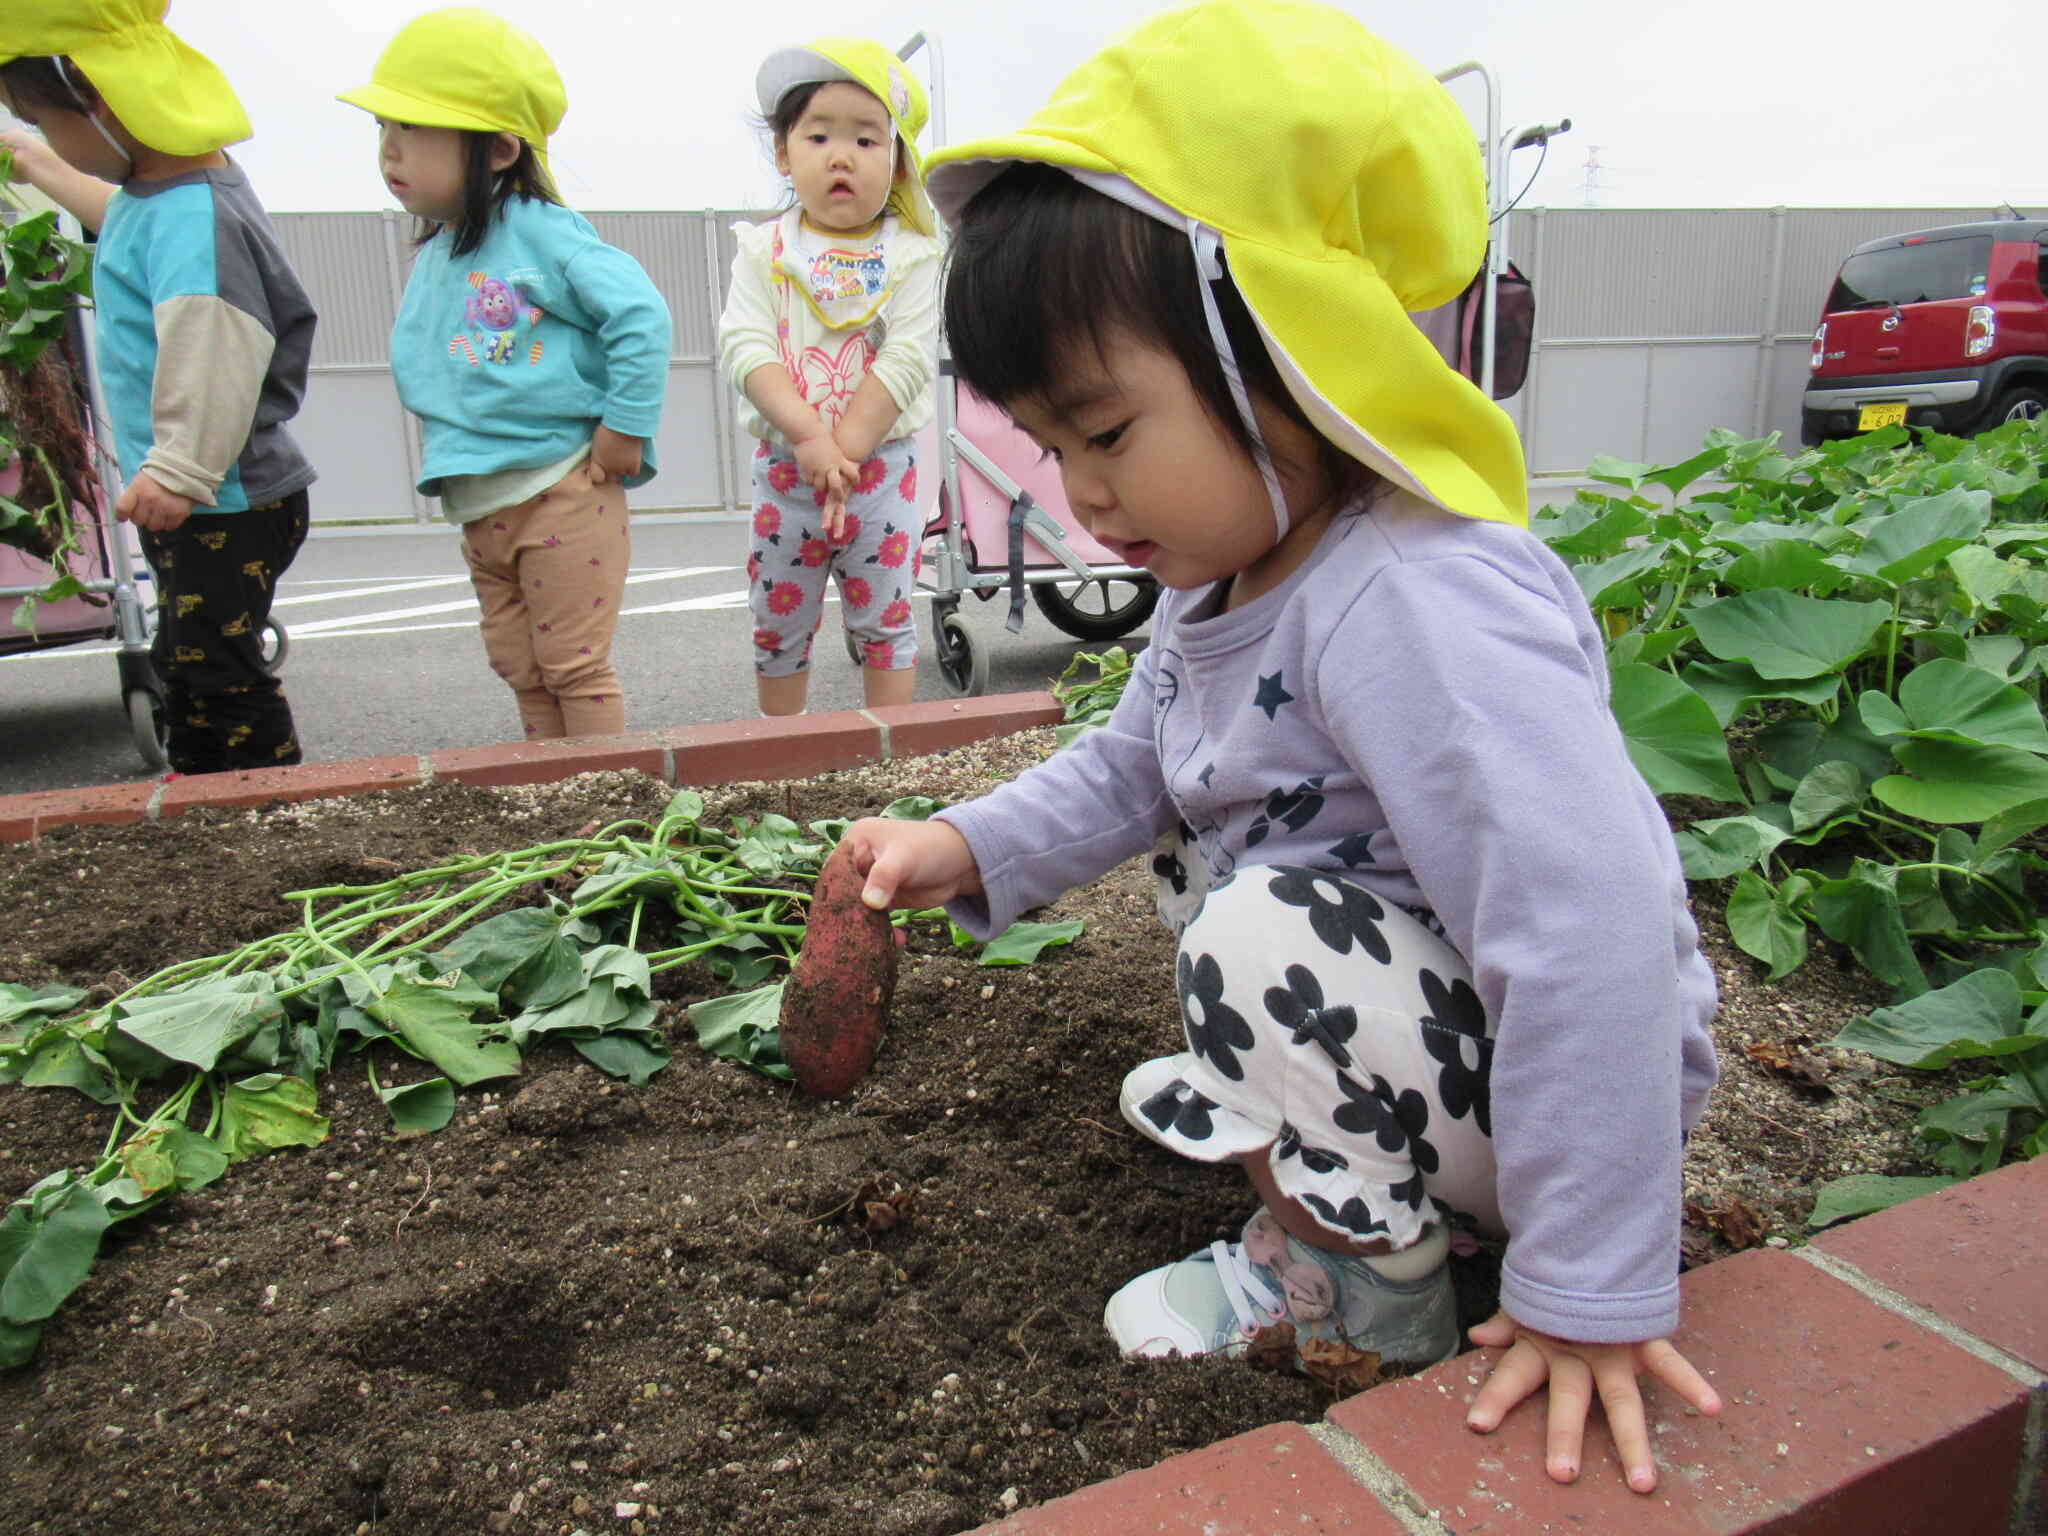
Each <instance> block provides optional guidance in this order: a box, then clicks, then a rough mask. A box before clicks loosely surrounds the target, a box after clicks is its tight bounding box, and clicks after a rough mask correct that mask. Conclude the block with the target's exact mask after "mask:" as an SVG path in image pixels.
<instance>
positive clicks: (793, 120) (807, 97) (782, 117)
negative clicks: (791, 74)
mask: <svg viewBox="0 0 2048 1536" xmlns="http://www.w3.org/2000/svg"><path fill="white" fill-rule="evenodd" d="M824 84H825V82H824V81H822V80H813V81H811V82H810V83H809V84H808V85H793V86H791V87H790V88H789V89H788V90H786V91H784V92H783V93H782V100H780V101H778V102H777V103H775V110H774V111H773V112H770V113H769V114H768V132H769V134H770V135H772V136H773V138H774V140H775V143H776V144H777V145H778V146H780V145H783V144H786V143H788V142H789V136H790V133H791V132H792V131H793V130H794V129H795V128H796V125H797V124H798V123H799V122H801V121H802V120H803V115H804V108H806V107H808V106H809V105H810V104H811V98H812V97H813V96H815V95H817V94H818V91H819V89H820V88H821V87H822V86H823V85H824Z"/></svg>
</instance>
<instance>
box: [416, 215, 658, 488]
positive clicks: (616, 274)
mask: <svg viewBox="0 0 2048 1536" xmlns="http://www.w3.org/2000/svg"><path fill="white" fill-rule="evenodd" d="M453 245H454V237H453V236H452V235H451V234H450V233H449V231H448V230H446V229H443V230H442V231H441V232H440V233H439V234H437V235H435V236H434V238H433V239H431V240H429V241H428V242H427V243H426V244H425V245H423V246H421V247H420V252H419V257H418V259H417V260H416V261H415V262H414V263H413V269H412V279H411V281H409V282H408V283H407V284H406V285H405V297H404V299H403V300H402V301H401V302H400V304H399V306H398V320H397V322H396V323H395V324H394V325H393V326H392V328H391V371H392V374H393V375H394V377H395V378H396V379H397V382H398V397H399V399H401V400H402V401H404V402H405V408H406V409H407V410H409V411H411V412H412V413H413V414H414V415H415V416H417V417H419V419H420V432H421V436H422V438H423V440H424V450H425V451H424V454H423V457H422V462H421V465H420V479H419V488H420V490H421V491H422V492H424V493H425V494H426V495H429V496H435V495H439V494H440V487H441V482H442V480H443V479H444V478H445V477H447V476H450V475H487V474H492V473H494V472H496V471H498V470H505V469H538V468H540V467H541V466H543V465H548V464H554V463H558V462H560V461H561V460H563V459H566V458H568V457H569V456H570V455H571V454H573V453H575V452H576V450H577V449H578V448H579V447H582V446H584V445H586V444H588V443H589V441H590V439H591V435H592V434H593V433H594V432H595V431H596V430H597V428H598V426H599V425H600V424H602V425H604V426H607V427H610V428H611V429H612V430H613V431H614V432H618V433H621V434H623V435H625V436H627V437H637V438H640V439H641V440H642V447H641V455H642V457H641V467H640V472H639V473H638V474H637V475H633V476H631V477H630V478H628V479H627V481H626V484H627V485H642V484H644V483H646V482H647V481H648V480H650V479H652V478H653V475H654V470H655V460H654V436H655V433H656V431H657V430H658V429H659V428H660V426H661V402H662V398H663V396H664V395H665V393H666V392H667V387H668V357H669V313H668V305H667V303H666V302H664V301H663V299H662V297H661V293H660V291H659V290H658V289H657V288H656V287H655V286H654V283H653V280H652V279H651V278H649V277H648V275H647V273H646V272H645V271H644V270H642V268H641V266H640V263H638V262H637V261H635V260H634V259H633V258H632V257H631V256H628V255H627V254H626V253H625V252H624V251H621V250H619V249H617V248H616V247H614V246H609V245H606V244H605V243H604V241H603V240H601V239H600V238H599V237H598V233H597V231H596V230H595V229H593V228H591V226H590V222H589V220H587V219H585V218H584V217H583V216H582V215H581V214H580V213H577V212H575V211H574V210H573V209H569V208H564V207H562V206H560V205H559V204H556V203H545V202H541V201H539V200H537V199H533V198H522V197H513V198H508V199H507V200H506V202H505V203H504V205H503V207H502V208H501V209H500V210H499V212H498V214H497V216H496V217H494V218H493V219H492V220H491V227H490V232H489V233H488V234H487V235H485V236H484V239H483V243H482V244H481V245H479V246H478V247H477V248H476V249H475V250H473V251H471V252H469V254H467V255H466V256H456V255H454V254H452V250H451V247H452V246H453Z"/></svg>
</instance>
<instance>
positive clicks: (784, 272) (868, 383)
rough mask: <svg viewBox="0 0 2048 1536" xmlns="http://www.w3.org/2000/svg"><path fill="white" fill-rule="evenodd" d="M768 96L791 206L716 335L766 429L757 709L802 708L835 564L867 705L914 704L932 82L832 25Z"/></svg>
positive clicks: (757, 478) (730, 296)
mask: <svg viewBox="0 0 2048 1536" xmlns="http://www.w3.org/2000/svg"><path fill="white" fill-rule="evenodd" d="M755 94H756V96H757V98H758V100H759V102H760V107H761V114H762V117H763V118H764V119H765V120H766V123H767V126H768V130H769V133H770V135H771V137H772V139H773V143H774V147H775V164H776V167H777V169H778V170H780V171H781V172H782V174H783V175H784V176H786V177H788V178H789V182H790V188H791V193H792V202H793V206H791V207H790V208H788V209H787V210H785V211H784V212H783V213H782V215H781V216H780V217H778V218H774V219H770V220H768V221H767V222H765V223H760V224H745V223H743V224H738V225H735V226H734V230H733V232H734V234H735V235H736V236H737V237H738V241H739V250H738V253H737V254H736V255H735V256H734V257H733V265H732V284H731V286H730V288H729V289H728V290H727V297H726V304H725V312H724V314H723V315H722V316H721V317H720V320H719V328H718V340H719V359H720V364H721V366H722V367H723V369H724V371H725V375H726V377H727V378H728V379H729V380H730V381H731V383H732V386H733V388H734V389H736V390H738V391H739V393H740V396H741V398H742V401H743V402H744V409H743V410H742V412H741V425H742V426H743V427H744V428H745V429H746V430H747V431H748V432H750V433H752V434H753V435H754V436H755V437H758V438H759V439H760V440H761V443H760V448H759V450H758V451H757V452H756V454H755V456H754V541H753V549H752V552H751V553H750V554H749V556H748V560H747V574H748V590H749V593H750V597H751V602H750V606H751V608H752V610H753V621H754V678H755V686H756V691H757V694H758V696H759V701H760V706H761V713H763V714H764V715H793V714H801V713H802V712H803V708H804V701H805V698H806V695H807V693H808V691H809V683H810V670H809V669H810V660H811V645H812V642H813V640H814V639H815V638H816V635H817V630H818V624H819V621H820V619H821V618H822V616H823V614H824V603H825V586H826V583H827V581H828V580H833V579H836V580H837V581H838V583H839V598H840V611H841V614H842V615H843V617H844V620H845V624H846V634H847V638H848V641H849V643H850V644H851V645H852V646H854V647H857V648H858V651H859V654H860V658H861V663H862V669H861V681H862V684H863V693H864V695H865V698H866V700H867V702H868V704H869V705H871V706H873V705H880V704H907V703H909V702H910V696H911V692H912V690H913V688H914V686H915V684H916V680H917V671H916V667H917V629H916V625H915V622H914V621H913V619H912V617H911V595H912V589H913V586H914V583H915V579H916V572H917V546H918V543H919V535H920V533H921V530H920V528H919V527H918V521H917V511H918V503H917V458H916V454H915V452H914V448H913V440H914V438H915V436H916V434H917V432H918V430H919V429H920V428H922V427H924V426H925V425H926V424H928V423H929V422H930V421H931V419H932V413H933V402H932V376H933V372H934V370H935V368H936V366H937V351H938V324H939V305H938V278H939V254H940V253H939V245H938V242H937V241H936V240H935V239H933V238H932V234H931V228H932V224H931V213H930V208H929V205H928V204H927V203H926V201H925V197H924V192H923V190H922V188H921V186H920V184H919V165H918V157H917V135H918V131H919V130H920V129H921V128H923V126H924V122H925V116H926V109H925V95H924V87H923V86H922V85H921V84H920V83H919V82H918V80H917V78H916V76H914V75H913V74H911V72H910V71H909V70H908V69H907V68H906V67H905V65H904V63H903V61H902V60H901V59H899V58H897V57H896V56H895V55H894V54H892V53H890V52H889V50H888V49H886V48H884V47H882V46H881V45H880V44H879V43H872V42H868V41H866V40H864V39H861V38H845V37H826V38H819V39H818V40H816V41H815V42H811V43H808V44H805V45H804V46H803V47H800V48H784V49H780V50H778V51H777V52H775V53H773V54H771V55H769V57H768V58H767V60H766V61H765V62H764V63H763V64H762V65H761V68H760V71H759V73H758V74H757V76H756V79H755Z"/></svg>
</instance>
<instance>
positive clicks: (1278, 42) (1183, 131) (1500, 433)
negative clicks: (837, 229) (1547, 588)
mask: <svg viewBox="0 0 2048 1536" xmlns="http://www.w3.org/2000/svg"><path fill="white" fill-rule="evenodd" d="M1019 161H1031V162H1037V163H1041V164H1046V165H1054V166H1059V167H1061V168H1063V169H1065V170H1067V171H1069V172H1072V173H1073V174H1075V175H1076V176H1077V177H1078V179H1080V180H1082V181H1083V182H1085V183H1087V184H1088V185H1089V186H1091V187H1094V188H1095V189H1096V190H1098V191H1101V192H1104V193H1105V194H1107V195H1109V196H1112V197H1117V198H1118V199H1119V200H1120V201H1123V202H1126V203H1128V204H1130V205H1131V206H1133V207H1137V208H1140V209H1142V210H1143V211H1146V212H1148V213H1151V214H1153V215H1154V216H1155V217H1163V218H1165V219H1166V220H1167V222H1170V223H1173V224H1175V225H1176V226H1178V227H1181V228H1185V229H1187V230H1188V232H1189V235H1190V238H1191V239H1193V240H1194V241H1195V244H1196V249H1197V253H1198V257H1199V255H1200V252H1201V250H1202V241H1203V238H1204V237H1205V236H1206V232H1207V231H1213V232H1214V237H1215V238H1216V239H1218V240H1220V244H1221V247H1222V251H1223V255H1224V258H1225V260H1226V261H1227V265H1228V269H1229V274H1230V277H1231V279H1232V280H1233V281H1234V282H1235V283H1236V285H1237V289H1238V292H1239V293H1240V294H1241V295H1242V296H1243V298H1244V301H1245V303H1246V305H1247V306H1248V307H1249V308H1250V310H1251V313H1252V316H1253V318H1254V319H1255V320H1256V321H1257V322H1258V326H1259V331H1260V334H1261V335H1262V336H1263V337H1264V339H1265V342H1266V349H1267V351H1268V352H1269V353H1271V355H1272V358H1273V362H1274V365H1275V366H1276V367H1277V368H1278V369H1279V372H1280V375H1281V377H1282V378H1283V379H1285V380H1286V383H1287V388H1288V391H1289V393H1291V394H1292V395H1293V396H1294V398H1295V400H1296V402H1297V403H1299V405H1300V406H1301V408H1302V410H1303V411H1304V412H1305V413H1306V414H1307V416H1308V418H1309V420H1310V421H1311V422H1313V423H1314V425H1315V426H1316V428H1317V429H1318V430H1319V431H1320V432H1322V433H1323V434H1324V435H1325V436H1326V437H1328V438H1329V439H1330V440H1331V441H1332V442H1334V443H1335V444H1336V445H1337V446H1338V447H1339V448H1341V449H1343V450H1344V451H1345V452H1346V453H1348V454H1350V455H1351V456H1352V457H1353V458H1355V459H1358V460H1359V461H1360V462H1362V463H1364V464H1366V465H1367V466H1368V467H1370V468H1371V469H1373V470H1375V471H1377V472H1378V473H1379V474H1381V475H1382V476H1384V477H1385V478H1386V479H1388V480H1390V481H1392V482H1393V483H1394V484H1396V485H1398V486H1401V487H1403V488H1405V489H1407V490H1409V491H1412V492H1413V493H1415V494H1416V495H1419V496H1421V497H1422V498H1423V499H1425V500H1427V501H1429V502H1432V503H1434V504H1435V505H1437V506H1439V507H1441V508H1443V509H1444V510H1445V511H1448V512H1454V513H1457V514H1459V515H1461V516H1465V517H1472V518H1478V519H1482V520H1485V521H1490V522H1502V523H1514V524H1522V525H1526V524H1527V522H1528V489H1527V476H1526V472H1525V469H1524V467H1523V459H1522V446H1521V441H1520V439H1519V438H1518V437H1517V435H1516V433H1515V428H1514V423H1513V422H1512V421H1510V420H1509V419H1508V417H1507V415H1506V414H1505V413H1504V412H1503V411H1501V410H1500V408H1499V407H1498V406H1496V405H1494V403H1493V402H1492V401H1490V400H1488V399H1487V398H1486V397H1485V396H1484V395H1483V394H1482V393H1481V392H1480V390H1479V389H1478V388H1477V387H1475V386H1474V385H1473V384H1472V383H1471V382H1470V381H1468V380H1467V379H1465V378H1464V377H1462V376H1461V375H1460V374H1458V373H1457V372H1456V371H1455V370H1453V369H1452V368H1451V367H1450V365H1449V364H1448V363H1446V362H1445V361H1444V359H1443V357H1442V355H1441V354H1440V353H1439V352H1438V351H1437V350H1436V348H1435V347H1434V346H1433V345H1432V344H1431V343H1430V341H1429V340H1428V339H1427V338H1426V337H1425V336H1424V335H1423V334H1422V332H1421V331H1419V330H1418V329H1416V327H1415V325H1414V323H1413V322H1412V321H1411V320H1410V319H1409V318H1408V316H1409V314H1410V312H1412V311H1418V310H1424V309H1429V308H1432V307H1434V306H1435V305H1438V304H1443V303H1447V302H1449V301H1450V300H1451V299H1453V298H1455V297H1456V296H1457V295H1458V294H1459V293H1460V292H1461V291H1462V290H1463V289H1464V287H1465V285H1466V284H1467V283H1468V282H1469V281H1471V278H1472V275H1473V273H1475V272H1476V271H1478V269H1479V264H1480V262H1481V260H1482V259H1483V257H1484V255H1485V250H1486V240H1487V214H1486V179H1485V172H1484V169H1483V167H1482V165H1481V163H1480V154H1479V146H1478V143H1477V139H1476V137H1475V135H1474V132H1473V129H1472V127H1471V126H1470V124H1469V123H1468V122H1467V121H1466V119H1465V115H1464V113H1463V112H1462V111H1461V110H1460V109H1459V107H1458V104H1457V103H1456V102H1455V101H1454V100H1453V99H1452V98H1451V96H1450V94H1449V93H1448V92H1447V91H1446V90H1445V89H1444V88H1443V86H1442V85H1440V84H1439V83H1438V82H1437V81H1436V80H1435V79H1434V78H1432V77H1431V76H1430V75H1429V74H1428V73H1427V72H1426V71H1424V70H1423V69H1422V67H1421V66H1420V65H1418V64H1416V63H1415V62H1414V61H1413V60H1412V59H1410V58H1409V57H1408V56H1407V55H1406V54H1404V53H1402V52H1400V51H1399V50H1398V49H1396V48H1394V47H1392V46H1391V45H1390V44H1388V43H1386V42H1384V41H1383V40H1381V39H1380V38H1378V37H1376V36H1374V35H1373V34H1372V33H1371V32H1369V31H1367V30H1366V29H1365V28H1364V27H1362V26H1361V25H1359V23H1358V22H1356V21H1355V20H1353V19H1352V18H1351V17H1349V16H1347V15H1345V14H1344V13H1343V12H1341V11H1337V10H1333V9H1331V8H1329V7H1327V6H1323V5H1317V4H1310V3H1305V0H1202V3H1200V4H1196V5H1191V6H1187V7H1184V8H1182V9H1179V10H1173V11H1168V12H1165V13H1163V14H1161V15H1159V16H1156V17H1153V18H1151V19H1150V20H1148V21H1145V22H1142V23H1140V24H1139V25H1138V26H1137V27H1135V28H1133V29H1132V30H1130V31H1129V32H1127V33H1125V34H1124V35H1123V36H1122V37H1120V38H1119V39H1117V40H1116V41H1115V42H1112V43H1111V44H1109V46H1107V47H1106V48H1104V49H1103V50H1102V51H1101V52H1100V53H1098V54H1096V55H1095V56H1094V57H1093V58H1091V59H1089V60H1088V61H1087V62H1086V63H1084V64H1082V65H1081V66H1080V67H1079V68H1077V69H1076V70H1074V72H1073V73H1072V74H1070V75H1068V76H1067V78H1066V79H1065V80H1064V81H1062V82H1061V83H1060V85H1059V86H1058V87H1057V88H1056V89H1055V90H1054V92H1053V94H1052V98H1051V100H1049V101H1048V102H1047V103H1046V104H1045V105H1044V106H1043V107H1042V108H1040V109H1039V111H1038V112H1037V114H1036V115H1034V116H1033V117H1032V118H1031V120H1030V121H1029V122H1027V123H1026V124H1025V125H1024V126H1023V127H1022V128H1020V129H1018V130H1017V131H1016V132H1015V133H1011V134H1005V135H1002V136H999V137H996V138H988V139H980V140H976V141H974V142H971V143H966V144H956V145H950V146H948V147H946V148H944V149H941V150H938V151H936V152H934V154H933V155H932V157H931V167H930V170H929V172H928V174H927V177H926V183H925V184H926V188H927V190H928V191H929V192H930V194H931V197H932V201H933V203H934V204H936V206H937V208H938V210H939V212H940V213H941V215H943V216H944V217H945V218H946V219H948V220H949V221H950V220H953V219H956V218H957V217H958V216H959V214H960V211H961V210H962V209H963V208H965V207H966V205H967V204H968V202H969V201H970V200H971V199H972V198H973V197H974V194H975V193H977V192H979V191H980V190H981V189H982V188H983V187H985V186H986V185H988V183H989V182H991V181H993V180H994V179H995V178H996V177H997V176H999V175H1001V174H1002V172H1003V171H1004V170H1005V169H1007V168H1008V166H1010V165H1011V164H1014V163H1016V162H1019ZM1133 190H1135V194H1136V195H1132V192H1133ZM1205 293H1206V287H1205Z"/></svg>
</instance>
